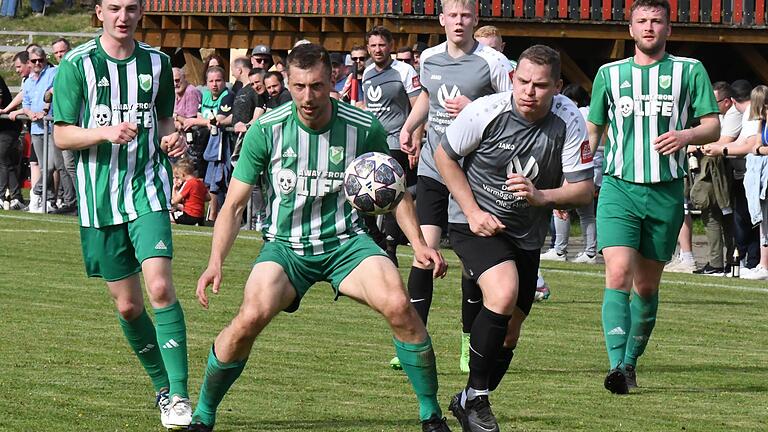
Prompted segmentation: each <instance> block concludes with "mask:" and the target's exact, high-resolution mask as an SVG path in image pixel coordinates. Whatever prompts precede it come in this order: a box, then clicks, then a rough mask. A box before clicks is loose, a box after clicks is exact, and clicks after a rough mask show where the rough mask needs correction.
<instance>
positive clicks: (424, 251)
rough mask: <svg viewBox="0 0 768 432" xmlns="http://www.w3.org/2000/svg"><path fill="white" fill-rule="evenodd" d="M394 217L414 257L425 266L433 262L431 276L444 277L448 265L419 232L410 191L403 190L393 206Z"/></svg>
mask: <svg viewBox="0 0 768 432" xmlns="http://www.w3.org/2000/svg"><path fill="white" fill-rule="evenodd" d="M395 218H397V224H398V225H400V229H401V230H403V234H405V237H406V238H407V239H408V241H409V242H410V243H411V247H413V257H414V259H416V261H418V262H419V263H420V264H422V265H424V266H427V267H428V266H432V265H433V264H434V266H435V267H434V270H433V271H432V276H433V277H435V278H438V277H440V278H442V277H444V276H445V272H446V270H447V269H448V265H447V264H446V263H445V260H444V259H443V256H442V255H441V254H440V252H439V251H437V250H435V249H433V248H431V247H429V245H427V241H426V240H425V239H424V236H423V235H422V233H421V228H420V226H419V219H418V217H417V216H416V205H415V204H414V203H413V197H412V196H411V193H410V192H408V191H406V192H405V196H403V200H402V201H400V204H398V205H397V207H396V208H395Z"/></svg>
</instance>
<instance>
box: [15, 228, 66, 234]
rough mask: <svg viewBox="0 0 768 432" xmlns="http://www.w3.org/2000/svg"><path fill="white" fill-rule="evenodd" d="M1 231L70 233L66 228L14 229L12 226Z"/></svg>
mask: <svg viewBox="0 0 768 432" xmlns="http://www.w3.org/2000/svg"><path fill="white" fill-rule="evenodd" d="M0 232H7V233H35V234H48V233H58V234H61V233H68V232H69V231H64V230H47V229H12V228H4V229H0Z"/></svg>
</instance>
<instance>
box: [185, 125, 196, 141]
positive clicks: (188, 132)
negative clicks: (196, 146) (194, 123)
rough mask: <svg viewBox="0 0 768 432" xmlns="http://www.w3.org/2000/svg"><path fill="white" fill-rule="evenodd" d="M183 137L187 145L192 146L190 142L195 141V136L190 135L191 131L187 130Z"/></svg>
mask: <svg viewBox="0 0 768 432" xmlns="http://www.w3.org/2000/svg"><path fill="white" fill-rule="evenodd" d="M185 137H186V138H187V144H189V145H192V141H194V140H195V135H194V134H193V133H192V129H189V130H187V133H186V134H185Z"/></svg>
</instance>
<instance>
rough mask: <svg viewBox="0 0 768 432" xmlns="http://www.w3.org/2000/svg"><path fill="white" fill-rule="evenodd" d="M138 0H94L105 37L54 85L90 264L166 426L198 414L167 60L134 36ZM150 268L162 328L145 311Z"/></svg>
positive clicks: (70, 61)
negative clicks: (183, 288) (176, 233)
mask: <svg viewBox="0 0 768 432" xmlns="http://www.w3.org/2000/svg"><path fill="white" fill-rule="evenodd" d="M143 4H144V3H143V2H140V1H138V0H97V2H96V17H98V19H99V20H100V21H101V22H102V24H103V28H104V32H103V34H102V35H101V36H99V37H97V38H96V39H93V40H91V41H89V42H86V43H84V44H82V45H80V46H79V47H77V48H75V49H73V50H72V51H70V52H69V53H67V54H66V55H65V56H64V58H63V60H62V62H61V64H60V65H59V68H58V69H59V72H58V75H57V76H56V80H55V81H54V94H55V97H54V100H53V107H54V108H53V112H54V121H55V125H54V135H55V142H56V145H57V146H58V147H59V148H61V149H62V150H72V151H73V152H74V153H75V160H76V172H77V202H78V213H79V215H80V241H81V243H82V248H83V261H85V270H86V273H87V274H88V276H90V277H101V278H103V279H104V280H105V281H106V282H107V288H108V289H109V292H110V294H111V295H112V298H113V299H114V301H115V305H116V306H117V310H118V314H119V315H118V319H119V321H120V327H122V329H123V333H124V334H125V337H126V339H127V340H128V343H129V344H130V345H131V348H133V350H134V352H135V353H136V356H137V357H138V358H139V361H141V364H142V366H144V369H145V370H146V372H147V374H148V375H149V376H150V378H151V380H152V385H153V387H154V389H155V392H156V394H157V405H158V406H159V408H160V413H161V415H160V419H161V421H162V424H163V426H165V427H167V428H171V429H174V428H183V429H186V426H187V425H188V424H189V422H190V420H191V415H192V411H191V409H190V405H189V399H188V394H187V336H186V326H185V323H184V313H183V311H182V309H181V304H180V303H179V301H178V300H177V299H176V292H175V290H174V287H173V282H172V279H171V258H172V257H173V242H172V240H171V225H170V219H169V217H168V210H169V209H170V202H169V201H170V198H171V178H172V174H171V166H170V163H169V161H168V156H180V155H182V154H184V152H185V150H186V144H184V143H183V141H180V140H179V134H178V133H176V132H175V127H174V124H173V118H172V115H173V103H174V91H173V80H172V72H171V64H170V59H169V58H168V56H167V55H165V54H163V53H162V52H160V51H157V50H155V49H153V48H151V47H150V46H148V45H146V44H143V43H140V42H137V41H136V40H134V32H135V30H136V25H137V24H138V22H139V20H140V19H141V16H142V14H143ZM140 272H143V273H144V283H145V285H146V291H147V295H148V296H149V302H150V304H151V305H152V308H153V310H154V314H155V320H156V326H155V325H153V324H152V320H151V319H150V318H149V315H147V312H146V310H145V309H144V297H143V295H142V292H141V281H140V278H139V273H140Z"/></svg>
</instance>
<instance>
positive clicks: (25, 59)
mask: <svg viewBox="0 0 768 432" xmlns="http://www.w3.org/2000/svg"><path fill="white" fill-rule="evenodd" d="M16 60H18V61H20V62H22V63H29V53H28V52H27V51H26V50H25V51H19V52H17V53H16V55H15V56H13V61H16Z"/></svg>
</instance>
